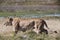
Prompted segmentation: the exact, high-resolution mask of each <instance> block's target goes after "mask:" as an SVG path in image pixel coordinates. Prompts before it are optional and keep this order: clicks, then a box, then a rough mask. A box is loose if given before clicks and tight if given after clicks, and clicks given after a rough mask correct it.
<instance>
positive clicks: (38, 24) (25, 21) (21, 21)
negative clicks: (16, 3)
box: [12, 17, 47, 34]
mask: <svg viewBox="0 0 60 40" xmlns="http://www.w3.org/2000/svg"><path fill="white" fill-rule="evenodd" d="M33 21H34V22H35V24H34V25H33V26H32V27H34V29H33V30H34V31H35V32H36V33H37V34H38V33H39V32H40V30H41V28H42V29H44V24H45V25H46V26H47V24H46V22H45V21H44V20H43V19H39V18H18V17H17V18H13V21H12V24H13V30H14V31H16V32H17V31H18V30H19V27H20V30H24V29H30V28H29V26H30V25H29V24H31V23H32V22H33ZM30 27H31V26H30Z"/></svg>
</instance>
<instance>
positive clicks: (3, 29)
mask: <svg viewBox="0 0 60 40" xmlns="http://www.w3.org/2000/svg"><path fill="white" fill-rule="evenodd" d="M6 20H7V19H6V18H0V34H7V33H10V32H12V31H13V27H12V26H5V25H4V23H5V22H6ZM45 21H46V23H47V25H48V27H49V29H47V30H48V32H49V33H53V32H54V31H57V33H59V32H60V19H49V20H46V19H45ZM45 28H46V27H45Z"/></svg>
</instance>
